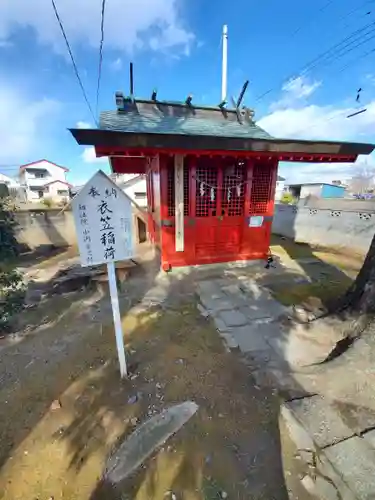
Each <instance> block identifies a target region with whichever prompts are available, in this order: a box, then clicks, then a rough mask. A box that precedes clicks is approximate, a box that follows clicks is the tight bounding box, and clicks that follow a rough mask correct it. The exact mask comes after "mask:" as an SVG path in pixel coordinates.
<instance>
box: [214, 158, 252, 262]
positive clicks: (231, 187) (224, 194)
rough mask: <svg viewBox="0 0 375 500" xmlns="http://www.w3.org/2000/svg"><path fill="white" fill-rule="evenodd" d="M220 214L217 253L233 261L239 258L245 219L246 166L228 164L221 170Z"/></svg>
mask: <svg viewBox="0 0 375 500" xmlns="http://www.w3.org/2000/svg"><path fill="white" fill-rule="evenodd" d="M220 177H221V179H220V180H221V182H220V190H219V196H220V200H221V203H220V214H219V220H220V224H219V231H218V234H217V252H218V254H220V255H221V256H223V257H230V258H232V259H233V260H235V259H236V257H238V256H239V254H240V250H241V240H242V233H243V228H244V217H245V193H246V166H245V162H243V161H233V160H232V161H231V162H227V163H226V164H225V165H223V166H222V167H221V169H220Z"/></svg>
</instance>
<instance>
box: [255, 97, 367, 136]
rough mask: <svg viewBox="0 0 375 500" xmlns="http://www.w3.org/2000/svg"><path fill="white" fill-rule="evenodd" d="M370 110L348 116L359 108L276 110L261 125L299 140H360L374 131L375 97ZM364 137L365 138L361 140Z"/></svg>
mask: <svg viewBox="0 0 375 500" xmlns="http://www.w3.org/2000/svg"><path fill="white" fill-rule="evenodd" d="M366 108H367V111H366V112H365V113H363V114H361V115H357V116H354V117H353V118H347V116H348V115H349V114H351V113H353V112H355V111H356V108H352V107H347V106H317V105H314V104H312V105H309V106H304V107H301V108H298V107H290V108H287V109H275V110H273V111H271V113H269V114H268V115H266V116H264V117H263V118H261V119H260V120H259V122H258V125H259V126H260V127H262V128H264V129H265V130H266V131H267V132H268V133H270V134H271V135H274V136H275V137H283V138H295V139H297V138H298V139H323V140H330V139H332V140H349V141H350V140H358V141H359V142H361V141H362V142H363V136H370V135H373V134H374V130H375V100H374V101H371V102H370V103H368V104H367V105H366ZM361 136H362V139H361Z"/></svg>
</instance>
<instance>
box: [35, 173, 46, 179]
mask: <svg viewBox="0 0 375 500" xmlns="http://www.w3.org/2000/svg"><path fill="white" fill-rule="evenodd" d="M45 177H47V176H46V174H45V173H44V172H35V179H44V178H45Z"/></svg>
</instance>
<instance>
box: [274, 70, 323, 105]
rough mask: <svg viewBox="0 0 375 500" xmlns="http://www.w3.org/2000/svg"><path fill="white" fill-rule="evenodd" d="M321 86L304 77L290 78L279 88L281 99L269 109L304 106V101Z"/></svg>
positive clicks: (317, 82) (319, 83) (318, 82)
mask: <svg viewBox="0 0 375 500" xmlns="http://www.w3.org/2000/svg"><path fill="white" fill-rule="evenodd" d="M321 85H322V82H320V81H313V82H312V81H309V80H308V78H306V77H304V76H298V77H296V78H291V79H290V80H289V81H287V82H286V83H284V85H283V86H282V88H281V97H280V99H279V100H278V101H276V102H274V103H272V104H271V109H273V110H275V109H284V108H289V107H291V106H297V105H299V106H301V105H302V106H303V105H306V101H307V99H308V98H309V97H311V96H312V94H313V93H314V92H315V91H316V90H317V89H318V88H319V87H320V86H321Z"/></svg>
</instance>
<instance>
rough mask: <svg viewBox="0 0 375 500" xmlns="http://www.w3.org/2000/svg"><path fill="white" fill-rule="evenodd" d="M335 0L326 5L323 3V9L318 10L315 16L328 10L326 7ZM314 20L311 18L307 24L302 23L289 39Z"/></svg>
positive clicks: (330, 0)
mask: <svg viewBox="0 0 375 500" xmlns="http://www.w3.org/2000/svg"><path fill="white" fill-rule="evenodd" d="M335 1H336V0H329V1H328V2H327V3H325V4H324V5H323V7H321V8H320V9H318V11H317V15H319V14H320V13H321V12H324V11H325V10H326V9H328V7H329V6H330V5H331V4H333V3H334V2H335ZM314 17H316V16H314ZM313 20H314V18H311V17H310V19H309V21H308V22H307V23H303V24H301V26H299V27H298V28H297V29H296V30H295V31H293V33H292V34H291V37H294V36H295V35H297V33H299V32H300V31H301V30H302V28H304V27H306V25H309V24H311V22H312V21H313Z"/></svg>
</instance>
